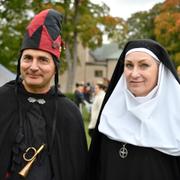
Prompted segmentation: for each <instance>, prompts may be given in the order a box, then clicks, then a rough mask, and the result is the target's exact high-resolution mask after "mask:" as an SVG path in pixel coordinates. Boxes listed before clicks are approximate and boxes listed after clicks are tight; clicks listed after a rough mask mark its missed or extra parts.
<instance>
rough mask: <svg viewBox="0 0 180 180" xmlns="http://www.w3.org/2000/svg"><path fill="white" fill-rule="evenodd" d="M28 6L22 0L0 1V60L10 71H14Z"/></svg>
mask: <svg viewBox="0 0 180 180" xmlns="http://www.w3.org/2000/svg"><path fill="white" fill-rule="evenodd" d="M28 6H29V4H28V3H27V2H26V1H24V0H1V1H0V7H1V8H0V60H1V64H3V65H4V66H6V67H8V68H9V69H11V70H12V71H15V69H16V62H17V57H18V49H19V46H20V43H21V40H22V37H23V31H24V30H25V26H26V24H27V20H28V18H29V16H28Z"/></svg>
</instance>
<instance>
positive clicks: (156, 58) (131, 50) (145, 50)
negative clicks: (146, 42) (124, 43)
mask: <svg viewBox="0 0 180 180" xmlns="http://www.w3.org/2000/svg"><path fill="white" fill-rule="evenodd" d="M132 52H145V53H147V54H149V55H150V56H152V57H153V58H154V59H155V60H156V61H158V62H160V60H159V58H158V57H157V56H156V55H155V54H154V53H153V52H152V51H150V50H149V49H146V48H133V49H130V50H129V51H128V52H127V53H126V55H125V56H127V55H128V54H130V53H132Z"/></svg>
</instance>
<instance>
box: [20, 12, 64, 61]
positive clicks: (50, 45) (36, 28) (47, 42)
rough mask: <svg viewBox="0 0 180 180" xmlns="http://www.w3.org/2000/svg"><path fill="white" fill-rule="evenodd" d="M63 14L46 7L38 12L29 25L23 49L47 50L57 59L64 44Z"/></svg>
mask: <svg viewBox="0 0 180 180" xmlns="http://www.w3.org/2000/svg"><path fill="white" fill-rule="evenodd" d="M62 20H63V15H62V14H60V13H59V12H57V11H55V10H53V9H46V10H43V11H41V12H40V13H39V14H37V15H36V16H35V17H34V18H33V19H32V21H31V22H30V24H29V25H28V26H27V29H26V33H25V36H24V40H23V43H22V47H21V51H23V50H24V49H39V50H43V51H47V52H49V53H51V54H52V55H54V56H55V57H56V58H57V59H59V57H60V53H61V52H60V50H61V46H62V39H61V36H60V34H61V31H62V27H61V24H62Z"/></svg>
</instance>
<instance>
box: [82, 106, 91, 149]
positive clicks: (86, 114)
mask: <svg viewBox="0 0 180 180" xmlns="http://www.w3.org/2000/svg"><path fill="white" fill-rule="evenodd" d="M82 116H83V121H84V128H85V132H86V139H87V143H88V147H89V145H90V143H91V137H90V136H89V134H88V124H89V118H90V114H89V112H88V111H87V110H86V108H85V107H83V110H82Z"/></svg>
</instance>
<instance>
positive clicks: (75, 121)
mask: <svg viewBox="0 0 180 180" xmlns="http://www.w3.org/2000/svg"><path fill="white" fill-rule="evenodd" d="M15 89H16V83H15V81H11V82H9V83H7V84H5V85H4V86H2V87H1V88H0V132H1V133H0V147H1V148H0V179H1V180H3V179H5V176H6V173H7V171H8V170H9V169H10V168H11V165H12V161H13V160H14V159H12V158H13V156H12V151H13V148H14V145H15V143H17V139H16V138H17V133H18V131H19V123H20V122H19V119H20V117H19V108H18V100H17V98H19V99H20V101H21V111H22V115H25V114H26V110H27V111H28V109H30V108H31V103H29V102H28V101H27V98H28V97H35V98H44V99H45V101H46V103H45V104H44V105H43V106H42V108H41V110H42V114H43V116H44V118H45V120H46V127H47V131H48V132H47V136H48V137H47V139H48V140H49V141H48V142H50V141H51V132H52V129H53V127H52V124H53V123H52V120H53V114H54V101H55V99H54V98H55V97H54V91H53V89H51V90H50V92H48V93H47V94H45V95H41V94H31V93H27V92H26V91H25V89H23V87H22V86H21V87H20V88H19V92H20V93H18V97H17V96H16V93H15ZM56 98H57V113H56V131H55V135H54V144H53V146H52V147H53V148H52V150H51V152H50V159H51V163H52V169H53V170H52V171H53V174H54V175H53V176H54V179H55V180H85V179H86V169H87V168H86V167H87V166H86V165H87V164H86V163H87V161H86V160H87V143H86V137H85V132H84V126H83V121H82V117H81V114H80V112H79V110H78V108H77V106H76V105H75V104H74V103H72V102H71V101H70V100H69V99H68V98H66V97H65V96H64V95H62V94H60V93H58V97H56ZM23 117H24V116H23ZM10 179H11V178H10ZM17 179H20V178H17Z"/></svg>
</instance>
